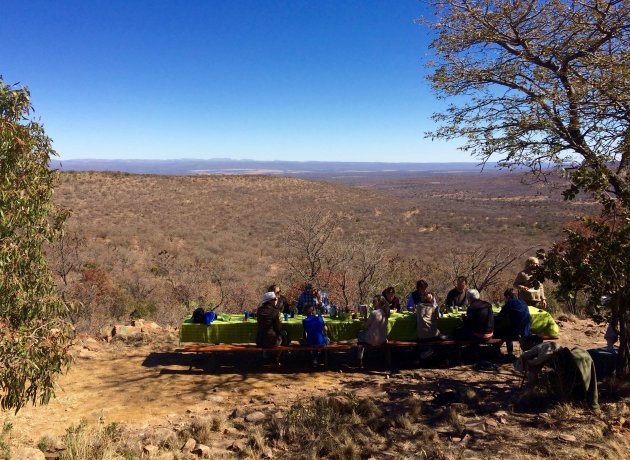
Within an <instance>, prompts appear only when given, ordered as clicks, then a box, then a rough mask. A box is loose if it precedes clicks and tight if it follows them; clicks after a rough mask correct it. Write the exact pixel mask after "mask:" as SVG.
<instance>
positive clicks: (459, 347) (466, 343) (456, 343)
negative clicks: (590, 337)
mask: <svg viewBox="0 0 630 460" xmlns="http://www.w3.org/2000/svg"><path fill="white" fill-rule="evenodd" d="M557 339H558V337H543V340H557ZM503 342H504V340H503V339H498V338H491V339H488V340H482V341H470V340H452V339H448V340H429V341H423V342H417V341H415V340H388V341H387V342H385V343H384V344H382V345H377V346H373V345H369V344H366V343H360V342H359V343H356V342H333V343H330V344H329V345H326V346H324V347H316V346H307V345H300V344H297V343H295V344H290V345H280V346H277V347H269V348H262V347H259V346H257V345H256V344H252V343H230V344H217V345H212V344H190V345H186V346H184V348H180V349H177V350H175V351H176V352H178V353H194V354H195V355H200V354H208V355H209V358H210V368H211V371H214V369H215V368H216V356H217V354H219V353H241V352H258V353H262V352H267V351H270V352H284V351H321V352H323V354H324V367H325V368H326V369H327V368H328V353H329V352H330V351H349V350H351V349H353V348H356V347H358V346H362V347H364V348H368V349H369V348H382V349H384V351H385V360H386V362H387V366H388V368H389V369H391V365H392V356H391V350H392V348H417V347H431V348H443V347H444V348H446V347H450V348H452V349H453V351H454V352H455V353H456V354H457V359H458V362H459V363H461V362H462V353H463V351H464V349H465V348H467V347H470V346H472V345H482V346H485V345H491V346H496V347H500V346H501V345H502V344H503ZM359 364H360V365H361V366H362V365H363V362H362V360H360V362H359ZM193 365H194V363H193V361H191V364H190V368H189V370H192V368H193Z"/></svg>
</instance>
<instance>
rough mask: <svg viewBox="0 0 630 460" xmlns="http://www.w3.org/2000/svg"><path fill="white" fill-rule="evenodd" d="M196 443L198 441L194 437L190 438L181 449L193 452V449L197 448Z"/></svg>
mask: <svg viewBox="0 0 630 460" xmlns="http://www.w3.org/2000/svg"><path fill="white" fill-rule="evenodd" d="M196 445H197V441H195V440H194V439H193V438H188V439H187V440H186V442H185V443H184V445H183V446H182V448H181V451H182V452H192V450H193V449H194V448H195V446H196Z"/></svg>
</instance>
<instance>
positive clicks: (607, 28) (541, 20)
mask: <svg viewBox="0 0 630 460" xmlns="http://www.w3.org/2000/svg"><path fill="white" fill-rule="evenodd" d="M433 4H434V5H435V7H436V11H437V20H436V21H435V22H433V23H431V24H430V25H431V27H433V29H434V30H435V31H436V32H437V37H436V38H435V40H434V41H433V43H432V48H433V49H434V50H435V51H436V54H437V56H436V60H435V61H434V62H433V63H432V64H431V65H432V66H433V69H434V71H433V73H432V75H431V76H430V80H431V82H432V86H433V89H434V90H435V91H436V93H437V94H438V96H439V97H442V98H443V97H452V96H458V97H460V96H463V97H461V98H458V99H457V102H456V103H453V104H451V105H450V106H449V107H448V108H447V110H446V111H445V112H442V113H437V114H435V115H434V120H436V121H437V122H438V123H439V124H440V125H441V126H440V127H439V128H438V129H437V130H436V131H435V132H433V133H430V135H432V136H434V137H436V138H442V139H462V138H463V139H464V140H465V145H464V146H463V149H464V150H465V151H468V152H470V153H471V154H472V155H473V156H477V157H478V158H479V159H480V160H481V161H482V162H483V163H485V162H487V161H488V160H490V159H493V158H496V159H497V160H498V161H499V164H500V165H502V166H505V167H513V166H523V165H525V166H528V167H530V168H531V169H533V170H536V171H538V172H541V171H543V170H545V169H546V168H547V167H548V166H549V165H553V166H557V167H559V168H563V169H564V170H565V171H567V172H568V175H569V178H570V179H571V187H569V188H568V189H567V190H566V191H565V197H567V198H573V197H574V196H575V195H576V194H577V193H578V192H579V191H588V192H593V193H595V194H596V195H597V196H598V197H600V199H602V200H603V201H604V202H606V203H610V200H612V202H615V201H616V200H624V201H626V202H628V200H630V186H629V182H628V181H629V173H630V3H629V2H628V1H627V0H511V1H505V0H433Z"/></svg>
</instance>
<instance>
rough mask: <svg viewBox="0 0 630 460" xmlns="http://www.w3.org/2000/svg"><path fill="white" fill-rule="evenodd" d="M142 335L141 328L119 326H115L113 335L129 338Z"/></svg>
mask: <svg viewBox="0 0 630 460" xmlns="http://www.w3.org/2000/svg"><path fill="white" fill-rule="evenodd" d="M141 333H142V330H141V329H140V328H139V327H134V326H125V325H122V324H117V325H116V326H114V332H113V334H112V335H113V336H118V337H129V336H132V335H136V334H141Z"/></svg>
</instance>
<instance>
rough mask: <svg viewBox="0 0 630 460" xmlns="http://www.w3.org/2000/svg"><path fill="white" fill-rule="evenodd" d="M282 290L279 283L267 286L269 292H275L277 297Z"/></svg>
mask: <svg viewBox="0 0 630 460" xmlns="http://www.w3.org/2000/svg"><path fill="white" fill-rule="evenodd" d="M281 291H282V290H281V289H280V286H278V285H277V284H272V285H271V286H269V287H268V288H267V292H273V293H274V294H275V295H276V297H278V296H279V295H280V292H281Z"/></svg>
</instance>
